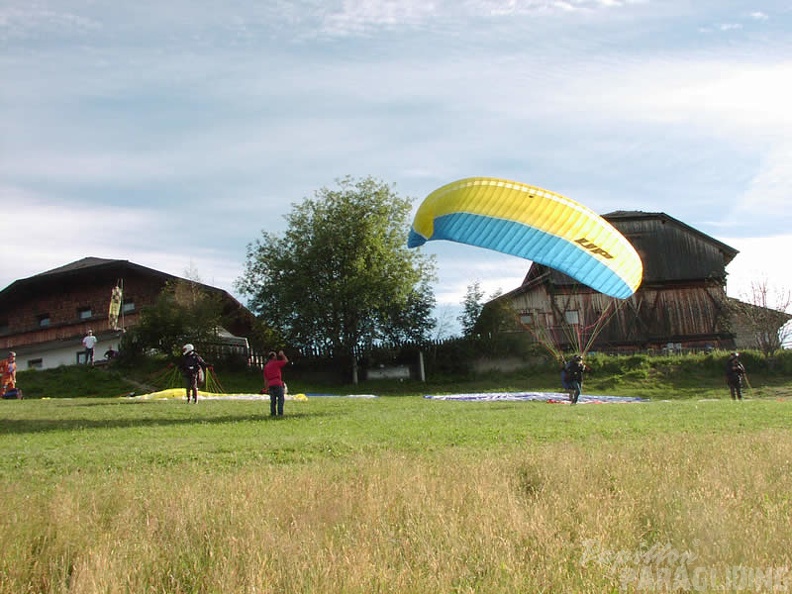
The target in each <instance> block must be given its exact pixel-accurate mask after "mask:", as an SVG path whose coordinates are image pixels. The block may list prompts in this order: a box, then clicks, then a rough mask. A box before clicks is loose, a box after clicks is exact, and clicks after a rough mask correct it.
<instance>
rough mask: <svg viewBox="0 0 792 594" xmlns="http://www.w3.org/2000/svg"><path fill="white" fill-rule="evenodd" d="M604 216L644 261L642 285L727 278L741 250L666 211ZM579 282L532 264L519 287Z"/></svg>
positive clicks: (629, 212)
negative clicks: (544, 282)
mask: <svg viewBox="0 0 792 594" xmlns="http://www.w3.org/2000/svg"><path fill="white" fill-rule="evenodd" d="M603 218H604V219H605V220H607V221H608V222H610V223H611V224H612V225H613V226H614V227H615V228H616V229H618V230H619V231H620V232H621V233H622V234H623V235H624V236H625V237H626V238H627V239H628V240H629V241H630V243H631V244H632V245H633V247H635V249H636V251H637V252H638V253H639V255H640V256H641V261H642V262H643V267H644V274H643V284H671V283H679V282H690V281H701V280H705V279H706V280H709V281H717V282H724V281H725V279H726V266H727V265H728V264H729V263H730V262H731V261H732V260H733V259H734V258H735V256H736V255H737V254H738V253H739V252H738V251H737V250H736V249H734V248H733V247H731V246H729V245H727V244H725V243H723V242H721V241H718V240H717V239H715V238H713V237H711V236H709V235H707V234H706V233H702V232H701V231H699V230H698V229H695V228H694V227H691V226H690V225H687V224H685V223H683V222H682V221H680V220H678V219H675V218H674V217H672V216H669V215H668V214H666V213H663V212H643V211H634V210H630V211H628V210H618V211H614V212H611V213H608V214H606V215H603ZM543 281H549V282H551V283H552V284H554V285H557V286H563V285H574V284H579V283H578V282H577V281H575V280H574V279H572V278H570V277H569V276H567V275H565V274H563V273H561V272H558V271H557V270H554V269H552V268H548V267H546V266H543V265H541V264H537V263H535V262H534V263H533V264H532V265H531V267H530V269H529V270H528V273H527V274H526V276H525V279H524V280H523V284H522V286H521V287H520V288H518V289H516V291H519V290H520V289H523V288H526V287H527V286H531V285H533V284H535V283H536V282H543Z"/></svg>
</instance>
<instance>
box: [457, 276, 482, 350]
mask: <svg viewBox="0 0 792 594" xmlns="http://www.w3.org/2000/svg"><path fill="white" fill-rule="evenodd" d="M483 300H484V291H483V290H482V288H481V283H480V282H479V281H476V282H474V283H473V284H471V285H468V287H467V291H465V298H464V299H463V300H462V314H461V315H460V316H459V317H458V318H457V320H459V323H460V324H461V325H462V335H463V336H466V337H471V336H473V332H474V329H475V327H476V322H478V319H479V316H480V315H481V310H482V309H483V308H484V301H483Z"/></svg>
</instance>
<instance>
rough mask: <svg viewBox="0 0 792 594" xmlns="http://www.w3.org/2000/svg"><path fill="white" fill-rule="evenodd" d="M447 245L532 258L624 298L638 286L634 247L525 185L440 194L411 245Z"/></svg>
mask: <svg viewBox="0 0 792 594" xmlns="http://www.w3.org/2000/svg"><path fill="white" fill-rule="evenodd" d="M436 239H446V240H449V241H456V242H459V243H465V244H469V245H474V246H478V247H484V248H488V249H491V250H495V251H498V252H503V253H506V254H511V255H513V256H519V257H522V258H527V259H529V260H532V261H534V262H538V263H540V264H544V265H545V266H549V267H550V268H555V269H556V270H559V271H561V272H563V273H565V274H567V275H568V276H571V277H572V278H574V279H575V280H577V281H579V282H581V283H583V284H585V285H588V286H589V287H591V288H592V289H594V290H596V291H600V292H601V293H605V294H606V295H610V296H611V297H617V298H619V299H626V298H627V297H629V296H630V295H632V294H633V293H634V292H635V291H636V290H637V289H638V286H639V285H640V284H641V278H642V276H643V264H642V263H641V258H640V256H639V255H638V253H637V252H636V251H635V248H633V246H632V244H630V242H629V241H627V239H626V238H625V237H624V236H623V235H622V234H621V233H619V232H618V231H617V230H616V229H615V228H614V227H613V226H612V225H611V224H610V223H608V222H607V221H606V220H605V219H603V218H602V217H600V216H599V215H598V214H597V213H595V212H594V211H592V210H591V209H589V208H587V207H586V206H583V205H582V204H580V203H578V202H575V201H574V200H570V199H569V198H566V197H564V196H562V195H560V194H556V193H555V192H551V191H549V190H543V189H542V188H537V187H534V186H529V185H526V184H523V183H520V182H515V181H509V180H505V179H498V178H492V177H471V178H466V179H462V180H459V181H456V182H452V183H450V184H447V185H445V186H443V187H441V188H438V189H437V190H435V191H434V192H432V193H431V194H429V196H427V197H426V199H425V200H424V201H423V203H421V205H420V206H419V207H418V211H417V212H416V214H415V219H414V221H413V225H412V229H411V230H410V237H409V239H408V242H407V245H408V246H409V247H418V246H420V245H423V244H424V243H425V242H427V241H430V240H436Z"/></svg>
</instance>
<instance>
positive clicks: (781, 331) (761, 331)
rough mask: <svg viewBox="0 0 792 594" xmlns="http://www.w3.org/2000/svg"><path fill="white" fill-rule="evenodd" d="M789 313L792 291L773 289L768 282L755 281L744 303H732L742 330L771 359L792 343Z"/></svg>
mask: <svg viewBox="0 0 792 594" xmlns="http://www.w3.org/2000/svg"><path fill="white" fill-rule="evenodd" d="M790 309H792V291H790V290H789V289H778V288H775V289H774V288H773V287H771V286H770V283H769V282H768V280H767V279H761V280H757V281H752V282H751V289H750V292H749V293H748V294H746V295H743V296H742V300H741V301H738V300H732V311H733V313H734V314H735V318H736V320H737V323H738V326H739V328H740V329H741V330H742V331H743V332H745V333H747V334H748V336H750V340H751V341H752V342H753V343H754V345H753V346H755V347H756V348H758V349H759V350H761V351H762V352H763V353H764V354H766V355H772V354H773V353H775V352H776V351H778V350H779V349H781V348H782V347H783V346H785V345H786V344H787V343H789V341H790V340H792V326H791V325H790V319H792V316H790V314H789V311H790Z"/></svg>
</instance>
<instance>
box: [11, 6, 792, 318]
mask: <svg viewBox="0 0 792 594" xmlns="http://www.w3.org/2000/svg"><path fill="white" fill-rule="evenodd" d="M790 105H792V5H790V3H789V1H788V0H783V1H782V0H757V1H755V2H748V1H732V0H695V1H693V0H566V1H552V0H467V1H465V0H448V1H446V0H434V1H431V0H294V1H285V0H267V1H265V2H254V1H243V0H230V1H227V2H208V1H206V0H189V1H188V0H158V1H148V0H140V1H139V2H134V3H124V2H118V1H116V0H108V1H103V0H94V1H89V0H59V1H56V0H24V1H22V0H0V213H2V214H0V224H1V225H2V228H3V230H4V237H3V240H4V242H3V243H4V247H5V250H4V251H5V257H4V258H3V265H2V267H0V288H2V287H5V286H7V285H8V284H10V283H11V282H13V281H14V280H15V279H17V278H23V277H27V276H31V275H34V274H37V273H39V272H42V271H44V270H47V269H50V268H54V267H56V266H60V265H62V264H65V263H67V262H70V261H72V260H76V259H79V258H82V257H85V256H96V257H103V258H120V259H127V260H131V261H133V262H136V263H138V264H142V265H145V266H150V267H152V268H156V269H159V270H164V271H166V272H170V273H172V274H176V275H180V276H184V275H185V274H186V273H188V272H189V273H190V274H192V275H197V276H198V277H200V278H201V280H203V281H204V282H208V283H210V284H214V285H216V286H219V287H222V288H225V289H227V290H229V291H231V292H233V283H234V280H235V279H236V278H238V277H239V276H240V275H241V273H242V270H243V267H244V260H245V252H246V246H247V245H248V244H249V243H250V242H252V241H254V240H255V239H256V238H257V237H258V236H259V234H260V233H261V231H262V230H265V229H266V230H268V231H275V232H277V231H282V230H283V229H284V228H285V221H284V218H283V216H284V215H285V214H286V213H288V212H289V211H290V210H291V206H292V204H293V203H296V202H300V201H301V200H302V199H303V198H305V197H309V196H313V194H314V192H315V191H316V190H317V189H319V188H321V187H323V186H327V187H334V186H335V182H336V180H337V179H338V178H341V177H344V176H346V175H351V176H354V177H364V176H368V175H372V176H375V177H377V178H379V179H382V180H383V181H385V182H387V183H389V184H393V185H395V189H396V191H397V192H399V193H400V194H401V195H403V196H408V197H411V198H412V199H414V201H415V204H416V206H417V204H418V202H419V201H420V200H421V199H423V198H424V197H425V196H426V195H427V194H429V193H430V192H431V191H432V190H433V189H435V188H437V187H439V186H441V185H443V184H445V183H448V182H450V181H454V180H456V179H459V178H462V177H468V176H476V175H487V176H495V177H505V178H510V179H515V180H519V181H522V182H525V183H528V184H532V185H537V186H541V187H545V188H548V189H551V190H554V191H556V192H559V193H562V194H565V195H567V196H569V197H570V198H574V199H576V200H579V201H580V202H583V203H584V204H586V205H587V206H589V207H591V208H593V209H594V210H595V211H597V212H600V213H607V212H610V211H613V210H643V211H649V212H665V213H667V214H669V215H671V216H673V217H675V218H677V219H679V220H681V221H683V222H685V223H687V224H688V225H691V226H693V227H695V228H697V229H699V230H701V231H702V232H704V233H707V234H709V235H712V236H713V237H715V238H716V239H718V240H720V241H723V242H725V243H727V244H729V245H731V246H733V247H735V248H736V249H738V250H740V252H741V253H740V254H739V255H738V256H737V258H736V259H735V260H734V262H733V263H732V265H730V266H729V268H728V271H729V272H730V281H729V287H728V290H729V293H730V294H732V295H734V296H740V295H742V294H744V293H745V292H746V291H747V287H748V286H749V285H750V282H751V281H757V280H761V279H763V278H767V279H768V280H769V282H770V283H771V285H773V286H777V287H782V288H790V287H792V267H790V266H789V264H788V261H787V260H786V256H787V253H788V252H790V251H792V213H791V212H790V208H789V204H790V198H791V197H792V110H790V107H789V106H790ZM407 231H408V230H407V229H405V238H406V235H407ZM422 249H425V250H426V251H427V252H429V253H432V254H436V255H437V267H438V272H439V280H438V282H437V283H436V285H435V292H436V295H437V298H438V301H439V304H440V310H441V312H443V311H444V312H445V314H444V315H446V316H448V315H452V316H455V315H456V313H455V310H454V308H455V307H456V306H458V305H459V304H460V302H461V300H462V298H463V296H464V293H465V289H466V287H467V286H469V285H470V284H472V283H473V282H479V283H480V284H481V286H482V288H484V290H485V291H486V292H487V293H491V292H494V291H496V290H498V289H502V290H504V291H508V290H511V289H513V288H515V287H517V286H518V285H519V283H520V282H521V280H522V278H523V276H524V275H525V272H526V271H527V269H528V262H526V261H523V260H519V259H517V258H513V257H510V256H502V255H499V254H496V253H494V252H489V251H487V250H481V249H477V248H472V247H468V246H461V245H454V244H449V243H447V242H430V243H429V244H427V245H426V247H425V248H422ZM449 312H454V313H451V314H449Z"/></svg>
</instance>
